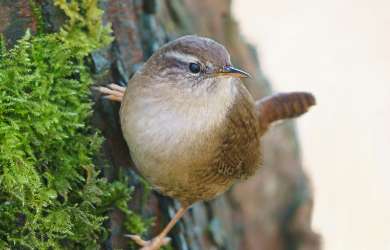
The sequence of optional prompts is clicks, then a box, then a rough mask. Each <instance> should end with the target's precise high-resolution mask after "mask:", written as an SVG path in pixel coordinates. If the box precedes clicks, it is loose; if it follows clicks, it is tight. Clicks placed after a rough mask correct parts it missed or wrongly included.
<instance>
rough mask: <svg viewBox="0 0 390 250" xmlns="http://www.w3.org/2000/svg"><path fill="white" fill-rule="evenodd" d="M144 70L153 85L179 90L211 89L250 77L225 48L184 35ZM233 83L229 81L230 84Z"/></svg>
mask: <svg viewBox="0 0 390 250" xmlns="http://www.w3.org/2000/svg"><path fill="white" fill-rule="evenodd" d="M144 70H147V71H148V75H150V76H152V78H153V81H151V82H153V83H159V84H161V83H162V84H170V85H174V86H175V87H177V88H186V89H188V88H192V89H196V88H199V87H201V88H202V89H209V90H212V89H213V87H215V86H216V85H218V84H224V83H226V81H224V79H225V80H226V78H245V77H250V75H249V74H248V73H246V72H245V71H242V70H239V69H237V68H235V67H233V66H232V64H231V61H230V55H229V53H228V51H227V50H226V48H225V47H224V46H223V45H221V44H219V43H217V42H215V41H214V40H212V39H209V38H205V37H199V36H192V35H191V36H183V37H181V38H179V39H176V40H174V41H172V42H170V43H167V44H166V45H164V46H163V47H161V48H160V49H159V50H158V51H157V52H156V53H155V54H154V55H153V56H152V57H151V58H150V59H149V60H148V61H147V63H146V65H145V68H144ZM228 82H230V81H228Z"/></svg>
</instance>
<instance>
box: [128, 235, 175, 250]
mask: <svg viewBox="0 0 390 250" xmlns="http://www.w3.org/2000/svg"><path fill="white" fill-rule="evenodd" d="M125 236H126V237H128V238H130V239H132V240H133V241H134V242H135V243H137V245H139V246H141V247H142V248H140V250H158V249H160V247H162V246H165V245H167V244H168V243H169V242H170V241H171V238H169V237H165V238H163V239H162V238H160V237H156V238H154V239H152V240H148V241H146V240H143V239H142V238H141V237H140V236H139V235H134V234H126V235H125Z"/></svg>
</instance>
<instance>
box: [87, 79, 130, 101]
mask: <svg viewBox="0 0 390 250" xmlns="http://www.w3.org/2000/svg"><path fill="white" fill-rule="evenodd" d="M93 89H94V90H97V91H99V92H100V93H101V94H103V95H104V98H106V99H108V100H111V101H116V102H122V99H123V96H124V94H125V91H126V88H125V87H122V86H119V85H118V84H114V83H111V84H109V85H107V86H106V87H102V86H100V87H93Z"/></svg>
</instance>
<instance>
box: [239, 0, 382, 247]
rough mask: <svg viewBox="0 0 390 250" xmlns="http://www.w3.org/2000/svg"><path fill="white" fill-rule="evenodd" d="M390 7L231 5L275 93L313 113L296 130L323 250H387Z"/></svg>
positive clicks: (248, 0)
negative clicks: (292, 96) (301, 99)
mask: <svg viewBox="0 0 390 250" xmlns="http://www.w3.org/2000/svg"><path fill="white" fill-rule="evenodd" d="M389 8H390V2H389V1H386V0H343V1H339V0H327V1H312V0H296V1H287V0H273V1H265V0H236V1H233V11H234V14H235V16H236V18H237V20H238V22H239V23H240V26H241V29H242V31H243V33H244V35H245V37H246V38H247V39H249V41H250V42H252V43H253V44H255V45H256V46H257V48H258V51H259V54H260V55H259V56H260V61H261V62H262V68H263V70H264V71H265V74H266V76H267V77H268V78H269V79H270V80H271V82H272V83H273V85H274V87H275V90H276V91H292V90H306V91H311V92H313V93H314V94H315V95H316V97H317V102H318V105H317V106H316V107H315V108H314V109H313V110H312V112H309V113H308V114H307V115H305V116H304V117H303V118H302V119H299V122H298V131H299V137H300V141H301V144H302V151H303V160H304V166H305V169H306V171H307V172H308V174H309V176H310V178H311V179H312V183H313V186H314V196H315V198H314V200H315V203H314V215H313V226H314V229H315V230H316V231H318V232H319V233H321V234H322V237H323V245H324V249H327V250H330V249H331V250H346V249H354V250H360V249H361V250H365V249H390V237H389V232H390V182H389V176H390V166H389V163H388V157H389V153H390V152H389V149H390V131H389V129H390V116H389V108H390V46H389V44H390V33H389V26H390V15H389Z"/></svg>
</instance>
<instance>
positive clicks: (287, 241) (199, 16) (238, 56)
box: [0, 0, 320, 250]
mask: <svg viewBox="0 0 390 250" xmlns="http://www.w3.org/2000/svg"><path fill="white" fill-rule="evenodd" d="M36 3H37V6H39V7H40V8H41V11H42V14H43V23H44V28H45V29H46V30H48V31H53V30H57V29H58V28H59V26H60V25H61V24H62V22H63V20H64V15H63V14H62V13H61V12H59V11H58V10H57V9H56V8H55V7H53V6H52V4H51V3H50V1H49V0H40V1H36ZM230 4H231V3H230V0H213V1H211V0H204V1H191V0H170V1H168V0H166V1H155V0H143V1H142V0H107V1H104V2H102V3H101V7H102V9H103V10H104V11H105V16H104V18H105V21H106V22H110V23H111V24H112V29H113V36H114V37H115V41H114V42H113V43H112V45H111V47H109V48H107V49H105V50H102V51H97V52H96V53H94V54H93V55H91V58H92V62H93V65H92V67H93V70H94V72H95V74H96V83H97V84H101V85H104V84H108V83H110V82H115V83H118V84H121V85H126V83H127V81H128V79H129V78H130V77H131V75H132V74H133V73H134V72H135V71H136V70H137V69H138V68H139V67H140V65H142V63H143V62H144V61H145V60H146V59H147V58H148V57H149V56H150V55H151V54H152V53H153V52H154V51H155V50H156V49H158V48H159V46H161V45H162V44H163V43H165V42H167V41H169V40H171V39H173V38H175V37H178V36H180V35H183V34H199V35H202V36H208V37H211V38H213V39H215V40H217V41H219V42H220V43H222V44H224V45H226V47H227V48H228V50H229V51H230V53H231V55H232V60H233V63H234V64H235V65H238V66H240V67H242V68H243V69H245V70H247V71H249V72H251V74H252V75H253V76H254V77H253V79H251V80H248V81H246V84H247V86H248V88H249V89H250V91H251V92H252V94H253V95H254V96H255V97H256V98H260V97H263V96H266V95H268V94H270V93H271V87H270V85H269V83H268V82H267V80H266V79H265V77H264V75H263V73H262V72H261V69H260V66H259V61H258V59H257V57H256V51H255V49H254V48H253V47H252V46H251V45H249V44H247V43H246V42H245V40H244V39H243V38H242V37H241V36H240V33H239V30H238V26H237V23H236V22H235V20H234V18H233V17H232V14H231V10H230ZM27 28H30V29H31V30H32V32H34V31H36V29H37V20H35V18H34V15H33V11H32V8H31V5H30V4H29V1H28V0H16V1H10V0H1V1H0V33H3V35H4V37H5V38H6V42H7V44H8V46H12V44H13V43H15V41H16V40H17V39H18V38H20V37H21V36H22V35H23V34H24V33H25V30H26V29H27ZM95 100H96V105H95V114H94V119H93V123H94V124H95V125H96V126H97V127H98V128H99V129H100V130H101V131H102V132H103V134H104V136H105V138H106V141H105V143H104V146H103V149H102V150H103V152H104V155H105V160H106V161H108V162H109V164H110V168H108V169H107V168H106V169H103V170H104V175H105V176H106V177H108V178H109V179H115V178H117V176H118V172H119V171H123V169H124V170H125V171H126V173H127V174H128V175H129V178H130V181H131V184H132V185H134V186H135V195H134V198H133V199H132V200H131V203H130V204H129V206H131V207H132V208H133V209H134V210H136V211H138V212H140V213H142V214H143V215H144V216H145V217H152V216H155V218H156V220H155V222H156V223H155V226H154V227H153V230H150V232H149V236H152V235H155V234H156V233H157V232H158V231H159V230H160V229H161V227H162V226H163V225H165V224H166V223H167V221H168V220H169V219H170V217H171V216H172V215H173V213H174V211H175V209H176V208H177V206H178V204H176V203H175V201H173V200H171V199H170V198H166V197H162V196H160V195H158V194H155V193H153V194H152V195H151V196H150V198H148V199H147V200H145V196H144V193H145V192H147V190H145V185H144V184H143V182H142V181H141V179H140V178H139V177H138V175H137V173H136V170H135V167H134V165H133V164H132V163H131V159H130V158H129V153H128V149H127V146H126V144H125V142H124V140H123V138H122V135H121V131H120V125H119V123H118V108H119V106H118V104H116V103H111V102H109V101H107V100H102V99H100V98H98V97H97V96H95ZM263 148H264V155H265V164H264V166H263V168H262V169H261V170H260V171H258V173H257V175H256V176H254V177H252V178H251V179H250V180H248V181H246V182H244V183H239V184H237V185H235V186H234V187H233V188H232V189H231V190H230V191H229V192H227V193H226V194H225V195H223V196H221V197H219V198H218V199H216V200H214V201H211V202H204V203H199V204H196V205H194V206H193V207H192V209H191V210H190V212H189V213H187V214H186V216H185V218H184V219H183V220H182V221H181V222H180V223H179V224H178V226H177V227H175V229H174V230H173V231H172V232H171V234H170V236H171V237H172V239H173V240H172V246H173V247H174V249H194V250H195V249H229V250H230V249H231V250H235V249H254V250H255V249H272V250H275V249H319V248H320V244H319V237H318V236H317V235H316V234H315V233H313V231H312V229H311V212H312V204H313V198H312V190H311V187H310V182H309V181H308V179H307V177H306V176H305V173H304V172H303V170H302V162H301V159H300V152H299V151H300V149H299V144H298V141H297V138H296V133H295V129H294V125H293V124H292V123H291V122H288V123H285V124H283V125H282V126H278V127H275V128H273V129H271V131H270V132H268V133H267V134H266V135H265V136H264V138H263ZM120 169H122V170H120ZM146 189H147V188H146ZM122 218H123V215H122V214H121V212H119V211H113V212H112V213H111V214H110V223H109V225H108V226H109V227H111V229H112V236H111V237H110V239H109V240H108V241H107V244H106V245H105V246H104V248H106V249H125V248H127V246H128V239H126V238H124V237H123V236H122V235H123V234H124V233H129V232H125V231H124V230H123V227H122ZM130 233H131V232H130Z"/></svg>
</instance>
